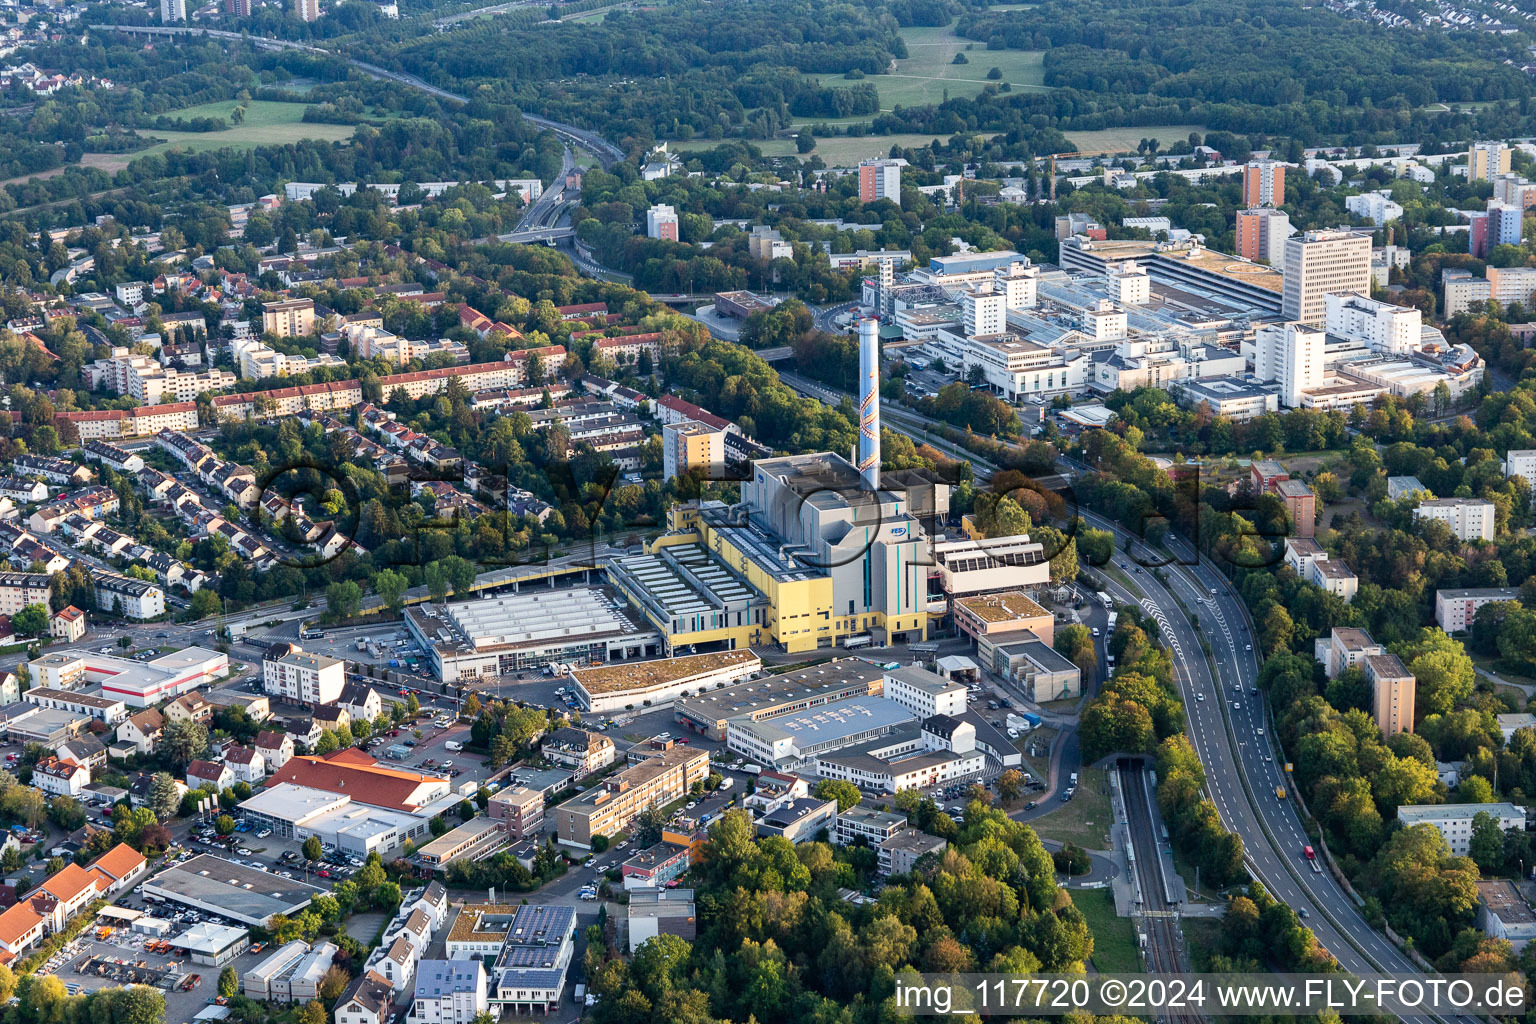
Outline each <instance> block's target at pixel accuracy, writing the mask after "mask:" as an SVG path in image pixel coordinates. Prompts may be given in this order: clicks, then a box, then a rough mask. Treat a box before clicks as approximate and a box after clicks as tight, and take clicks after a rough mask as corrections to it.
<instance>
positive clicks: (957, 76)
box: [815, 26, 1046, 110]
mask: <svg viewBox="0 0 1536 1024" xmlns="http://www.w3.org/2000/svg"><path fill="white" fill-rule="evenodd" d="M901 37H902V38H903V39H905V40H906V43H907V53H908V54H909V56H907V57H906V58H904V59H902V60H898V61H897V62H896V66H895V67H894V68H893V69H892V72H891V74H888V75H871V76H869V77H868V78H865V79H862V80H860V81H858V82H855V81H850V80H848V79H846V78H844V77H843V76H842V75H817V76H815V77H816V78H817V80H818V81H820V82H821V83H822V84H823V85H830V86H833V87H838V86H845V85H859V84H862V83H863V82H869V83H871V84H873V85H874V86H875V88H876V89H877V90H879V92H880V109H881V110H892V109H894V108H895V107H897V106H904V107H912V106H920V105H922V104H926V103H933V104H937V103H942V102H943V101H944V96H945V93H946V92H947V93H948V94H949V95H950V96H952V97H970V96H977V95H980V93H981V90H982V89H983V88H984V87H985V86H987V85H989V84H991V85H996V84H1000V83H1002V82H1007V83H1009V84H1010V85H1012V86H1013V88H1015V89H1044V88H1045V87H1046V86H1045V72H1044V70H1043V67H1042V62H1043V60H1044V56H1045V55H1044V53H1042V52H1041V51H1039V50H988V49H986V48H985V47H984V46H982V45H981V44H979V43H977V42H976V41H975V40H971V39H961V38H960V37H959V36H957V35H955V31H954V28H953V26H946V27H944V28H904V29H902V30H901ZM967 46H972V47H975V48H974V49H972V50H969V51H966V47H967ZM962 51H964V52H965V55H966V59H967V60H968V61H970V63H968V64H956V63H954V60H955V54H957V53H960V52H962ZM990 68H997V69H998V70H999V71H1001V72H1002V75H1003V76H1002V78H1000V79H997V80H996V81H995V82H989V81H988V79H987V71H988V70H989V69H990Z"/></svg>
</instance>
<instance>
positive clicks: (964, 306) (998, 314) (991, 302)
mask: <svg viewBox="0 0 1536 1024" xmlns="http://www.w3.org/2000/svg"><path fill="white" fill-rule="evenodd" d="M960 309H961V311H962V312H963V313H964V314H965V333H966V336H967V337H971V338H985V337H990V336H991V335H995V334H1002V333H1003V332H1004V331H1005V330H1007V329H1008V306H1007V299H1006V298H1005V297H1004V295H1003V293H1002V292H999V291H994V290H993V288H992V285H991V284H980V285H977V286H976V287H975V288H972V289H970V290H969V291H967V292H966V293H965V294H964V295H962V296H960Z"/></svg>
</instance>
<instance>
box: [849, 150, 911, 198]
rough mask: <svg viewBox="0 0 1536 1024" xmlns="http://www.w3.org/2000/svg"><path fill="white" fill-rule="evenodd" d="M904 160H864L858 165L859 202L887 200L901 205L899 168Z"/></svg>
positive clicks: (903, 163)
mask: <svg viewBox="0 0 1536 1024" xmlns="http://www.w3.org/2000/svg"><path fill="white" fill-rule="evenodd" d="M905 164H906V161H905V160H865V161H863V162H861V163H860V164H859V202H861V203H874V202H878V201H879V200H881V199H889V200H890V201H891V202H893V203H895V204H896V205H897V206H900V205H901V168H902V167H903V166H904V165H905Z"/></svg>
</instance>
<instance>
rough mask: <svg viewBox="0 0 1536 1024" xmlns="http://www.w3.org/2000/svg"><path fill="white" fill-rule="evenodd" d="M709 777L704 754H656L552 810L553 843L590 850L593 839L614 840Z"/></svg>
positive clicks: (681, 750)
mask: <svg viewBox="0 0 1536 1024" xmlns="http://www.w3.org/2000/svg"><path fill="white" fill-rule="evenodd" d="M708 774H709V754H708V753H707V752H706V751H703V750H693V749H691V748H689V747H673V748H671V749H669V750H663V751H660V752H659V753H658V754H657V755H656V756H654V757H648V758H646V759H645V760H644V761H642V762H640V763H639V764H637V765H634V766H632V767H629V768H626V769H624V770H623V771H621V772H619V773H617V774H615V775H610V776H608V777H607V778H605V779H603V781H602V783H601V784H600V785H597V786H594V787H593V788H591V789H589V790H587V791H586V792H584V793H581V794H580V795H578V796H576V797H575V798H573V799H571V800H567V801H566V802H565V803H563V804H560V805H559V806H558V807H556V808H555V824H556V838H558V839H559V841H560V842H562V843H567V844H569V845H572V846H577V847H581V848H583V849H590V848H591V846H592V837H593V836H597V835H603V836H612V835H615V834H616V833H618V832H620V831H622V830H623V829H624V828H626V827H627V826H628V825H629V823H630V822H631V821H633V820H634V819H635V816H636V815H638V814H639V813H640V812H641V811H643V810H645V809H646V808H648V807H653V806H656V805H658V804H666V803H670V802H672V801H673V800H676V799H678V798H679V797H682V796H684V795H686V794H687V793H688V790H689V788H690V787H692V785H693V784H694V783H695V782H697V781H699V780H701V779H703V778H705V777H706V776H708Z"/></svg>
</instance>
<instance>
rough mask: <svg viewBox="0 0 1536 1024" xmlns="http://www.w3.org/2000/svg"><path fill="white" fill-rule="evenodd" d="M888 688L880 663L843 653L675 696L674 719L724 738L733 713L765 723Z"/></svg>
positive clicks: (707, 733)
mask: <svg viewBox="0 0 1536 1024" xmlns="http://www.w3.org/2000/svg"><path fill="white" fill-rule="evenodd" d="M884 688H885V673H884V671H883V670H882V669H881V668H880V667H879V666H877V665H873V664H871V663H870V662H867V661H864V660H862V659H859V658H844V659H841V660H839V661H829V662H826V663H824V664H821V665H816V666H814V667H812V668H803V669H798V670H796V671H794V672H786V673H784V674H783V675H778V676H768V677H767V678H764V679H757V680H753V681H752V682H749V683H738V684H737V685H735V686H728V687H726V688H725V689H723V690H714V691H711V692H710V693H707V694H701V695H698V696H695V697H690V698H685V699H680V700H677V701H674V702H673V705H672V708H673V718H674V719H675V720H676V721H677V723H678V724H679V725H681V726H682V727H684V728H685V729H689V730H691V731H693V732H697V733H702V734H703V735H705V736H707V737H709V738H710V739H713V740H715V741H717V742H723V741H724V740H725V734H726V723H727V722H728V721H730V720H731V719H733V718H737V717H740V716H743V715H745V716H747V717H749V718H751V719H752V720H753V721H759V722H761V721H766V720H767V719H771V718H776V717H778V716H780V715H789V714H794V713H795V712H797V711H804V710H806V709H807V708H814V707H820V706H821V705H824V704H831V703H833V702H835V701H840V700H847V699H848V698H850V697H866V696H879V695H880V694H881V693H883V692H884Z"/></svg>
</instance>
